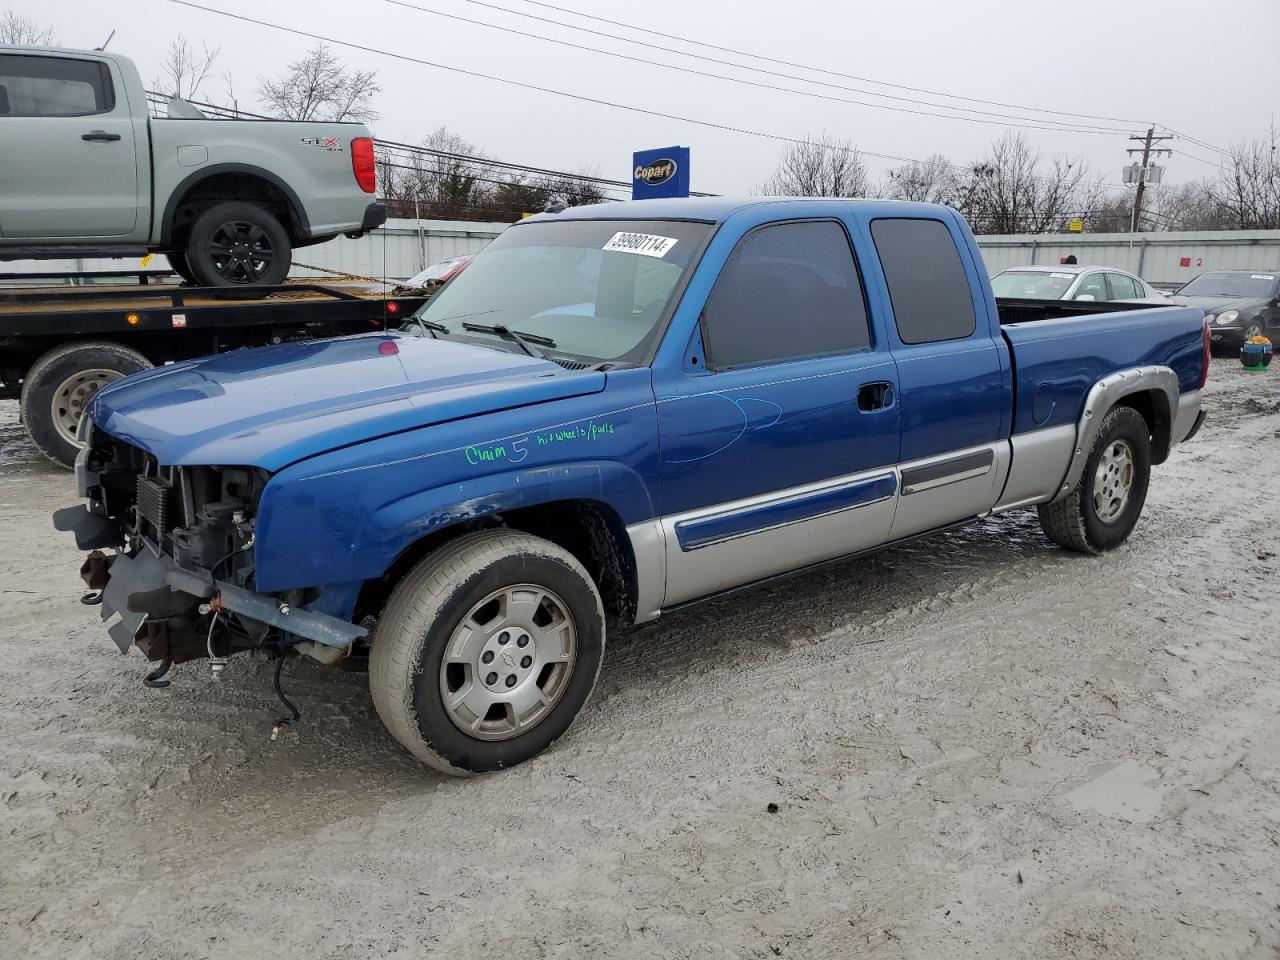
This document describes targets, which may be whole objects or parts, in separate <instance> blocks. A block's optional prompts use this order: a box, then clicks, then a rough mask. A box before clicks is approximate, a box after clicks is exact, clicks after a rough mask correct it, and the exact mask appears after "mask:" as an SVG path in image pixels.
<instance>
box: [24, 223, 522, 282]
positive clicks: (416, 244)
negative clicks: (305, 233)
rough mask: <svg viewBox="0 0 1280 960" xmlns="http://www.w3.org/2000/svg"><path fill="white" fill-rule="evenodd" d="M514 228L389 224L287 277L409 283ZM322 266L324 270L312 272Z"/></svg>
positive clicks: (312, 257)
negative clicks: (335, 275) (439, 262)
mask: <svg viewBox="0 0 1280 960" xmlns="http://www.w3.org/2000/svg"><path fill="white" fill-rule="evenodd" d="M508 226H510V224H506V223H476V222H471V221H466V220H423V221H421V230H419V224H418V221H415V220H388V221H387V225H386V226H385V227H383V228H381V229H379V230H375V231H374V232H373V233H370V234H367V235H366V236H363V237H361V238H360V239H359V240H349V239H347V238H346V237H338V238H337V239H336V240H330V241H329V242H328V243H318V244H316V245H315V246H313V247H302V248H301V249H298V250H295V251H293V259H294V262H295V263H297V264H307V265H308V266H307V267H302V266H295V267H294V268H293V269H292V270H291V271H290V272H289V276H291V277H293V278H294V279H300V278H307V279H311V278H315V279H323V278H325V277H329V276H332V274H331V273H327V272H325V271H326V270H335V271H339V272H342V273H351V274H356V275H358V276H366V277H377V278H379V279H381V278H382V277H384V276H385V277H386V278H388V279H391V280H405V279H407V278H409V277H411V276H413V275H414V274H415V273H418V272H419V271H420V270H422V268H423V260H424V256H425V261H426V264H428V265H429V264H432V263H435V262H436V261H437V260H445V259H447V258H449V257H456V256H459V255H461V254H464V253H479V252H480V251H481V250H483V249H484V248H485V247H486V246H488V244H489V242H490V241H492V240H493V238H494V237H496V236H498V234H500V233H502V231H503V230H505V229H506V228H507V227H508ZM139 265H140V260H139V259H138V258H137V257H125V258H119V259H105V258H104V259H84V260H73V259H66V260H15V261H12V262H8V263H0V283H3V282H4V275H5V274H7V273H73V272H74V273H79V272H85V271H90V270H136V269H139ZM168 266H169V262H168V260H167V259H165V258H164V257H162V256H157V257H155V258H153V259H152V261H151V263H150V264H149V265H148V269H150V270H165V269H168ZM309 267H321V268H324V269H322V270H315V269H309Z"/></svg>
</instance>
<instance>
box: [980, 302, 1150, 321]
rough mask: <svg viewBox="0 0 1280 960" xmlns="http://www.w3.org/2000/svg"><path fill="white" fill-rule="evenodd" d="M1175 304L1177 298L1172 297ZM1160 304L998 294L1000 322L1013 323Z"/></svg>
mask: <svg viewBox="0 0 1280 960" xmlns="http://www.w3.org/2000/svg"><path fill="white" fill-rule="evenodd" d="M1169 305H1170V306H1174V305H1175V304H1174V303H1173V301H1172V300H1171V301H1169ZM1159 309H1161V307H1160V306H1159V305H1158V304H1151V303H1131V302H1127V301H1124V302H1114V303H1112V302H1108V301H1102V300H1024V299H1020V298H1017V297H996V311H997V313H998V314H999V315H1000V326H1002V327H1003V326H1005V325H1006V324H1010V323H1034V322H1036V321H1037V320H1057V319H1061V318H1063V317H1087V316H1093V315H1095V314H1099V313H1124V312H1126V311H1131V310H1159Z"/></svg>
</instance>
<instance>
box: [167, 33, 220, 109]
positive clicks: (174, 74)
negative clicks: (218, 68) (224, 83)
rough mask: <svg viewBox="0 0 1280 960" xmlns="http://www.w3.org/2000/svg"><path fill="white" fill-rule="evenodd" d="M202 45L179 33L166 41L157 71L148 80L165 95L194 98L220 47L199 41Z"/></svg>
mask: <svg viewBox="0 0 1280 960" xmlns="http://www.w3.org/2000/svg"><path fill="white" fill-rule="evenodd" d="M200 46H201V49H200V50H197V49H196V48H195V46H194V45H193V44H192V43H191V42H190V41H189V40H188V39H187V38H186V37H184V36H183V35H182V34H178V35H177V36H176V37H174V38H173V39H172V40H170V41H169V49H168V51H167V52H166V53H165V56H164V60H163V61H161V63H160V73H159V75H157V76H156V77H155V79H153V80H152V81H151V86H152V88H153V89H154V90H155V91H156V92H157V93H162V94H164V95H165V96H166V97H180V98H182V99H183V100H193V99H195V98H196V97H197V96H199V94H200V88H201V87H202V86H203V85H204V82H205V81H206V80H208V79H209V76H210V74H212V73H213V64H214V62H215V61H216V60H217V59H218V52H219V50H220V49H221V48H219V47H213V48H210V47H209V45H208V44H207V43H205V42H204V41H201V43H200Z"/></svg>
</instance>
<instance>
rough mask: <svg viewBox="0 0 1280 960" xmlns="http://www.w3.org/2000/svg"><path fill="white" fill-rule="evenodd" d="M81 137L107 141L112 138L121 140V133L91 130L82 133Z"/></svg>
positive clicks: (82, 138)
mask: <svg viewBox="0 0 1280 960" xmlns="http://www.w3.org/2000/svg"><path fill="white" fill-rule="evenodd" d="M80 139H81V140H99V141H102V142H104V143H105V142H107V141H110V140H119V139H120V134H118V133H107V131H105V130H90V131H89V132H88V133H82V134H80Z"/></svg>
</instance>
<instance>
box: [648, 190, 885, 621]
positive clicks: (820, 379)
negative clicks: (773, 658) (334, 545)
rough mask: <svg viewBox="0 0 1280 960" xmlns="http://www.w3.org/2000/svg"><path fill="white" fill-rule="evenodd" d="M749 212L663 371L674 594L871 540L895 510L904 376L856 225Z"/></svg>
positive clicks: (693, 592)
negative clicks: (873, 300)
mask: <svg viewBox="0 0 1280 960" xmlns="http://www.w3.org/2000/svg"><path fill="white" fill-rule="evenodd" d="M766 216H768V214H766ZM773 216H776V214H773ZM747 226H748V227H749V228H748V229H746V230H745V232H742V230H741V228H739V229H738V230H731V229H730V228H729V227H727V226H726V227H725V228H722V230H721V234H720V235H719V236H717V238H716V242H715V244H713V247H712V248H711V249H709V250H708V252H707V254H706V256H705V257H704V260H703V267H710V268H713V269H714V266H715V260H716V258H719V260H720V262H721V263H722V266H720V267H719V272H718V275H717V276H716V277H715V284H714V287H713V288H712V289H711V290H710V293H709V295H706V299H705V303H704V304H698V303H694V302H691V301H692V295H690V296H687V297H686V302H683V303H682V304H681V310H682V311H684V310H686V309H688V310H690V311H692V312H694V316H695V317H696V316H698V314H699V313H700V322H699V323H697V326H696V329H695V330H694V335H693V339H692V340H691V341H689V346H688V347H687V352H686V353H685V356H684V362H683V366H682V368H677V369H673V368H672V367H671V366H669V365H667V366H657V367H655V371H654V389H655V393H656V395H657V400H658V404H657V412H658V432H659V445H660V448H661V458H662V462H661V465H660V474H661V478H662V512H663V514H664V517H663V525H664V534H665V541H666V554H667V591H666V600H665V605H667V606H670V605H672V604H676V603H680V602H682V601H684V600H690V599H694V598H697V597H702V596H706V595H709V594H712V593H715V592H717V591H718V590H722V589H726V588H729V587H732V586H736V585H739V584H743V583H748V582H751V581H754V580H759V579H763V578H765V577H768V576H771V575H773V574H778V573H782V572H785V571H789V570H793V569H796V568H798V567H803V566H805V565H807V564H810V563H816V562H819V561H822V560H827V559H830V558H832V557H837V556H841V555H843V554H848V553H852V552H855V551H857V550H859V549H862V548H866V547H871V546H874V545H876V544H878V543H880V542H882V541H883V540H885V539H886V538H887V536H888V532H889V527H890V525H891V523H892V521H893V508H894V503H895V501H896V499H897V496H896V495H897V486H898V484H897V477H896V475H895V473H894V469H893V467H894V464H895V462H896V461H897V458H898V440H899V421H898V416H899V413H898V411H899V405H898V378H897V372H896V369H895V366H894V362H893V359H892V357H891V356H890V355H889V352H888V348H887V346H886V345H885V344H883V343H881V342H880V338H879V336H878V335H876V334H874V333H873V329H872V322H871V311H870V310H869V309H868V307H867V303H866V298H865V295H864V291H863V286H862V282H861V278H860V271H859V269H858V266H857V262H856V260H855V257H854V252H853V249H852V246H851V244H850V239H849V236H848V233H847V227H846V224H845V223H844V222H843V221H841V220H839V219H835V218H817V219H797V220H790V221H784V222H765V223H762V224H760V225H758V226H750V225H747ZM717 245H718V246H717ZM729 245H732V246H731V248H730V246H729ZM726 251H728V252H727V253H726ZM700 272H701V271H700ZM691 326H692V324H691Z"/></svg>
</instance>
